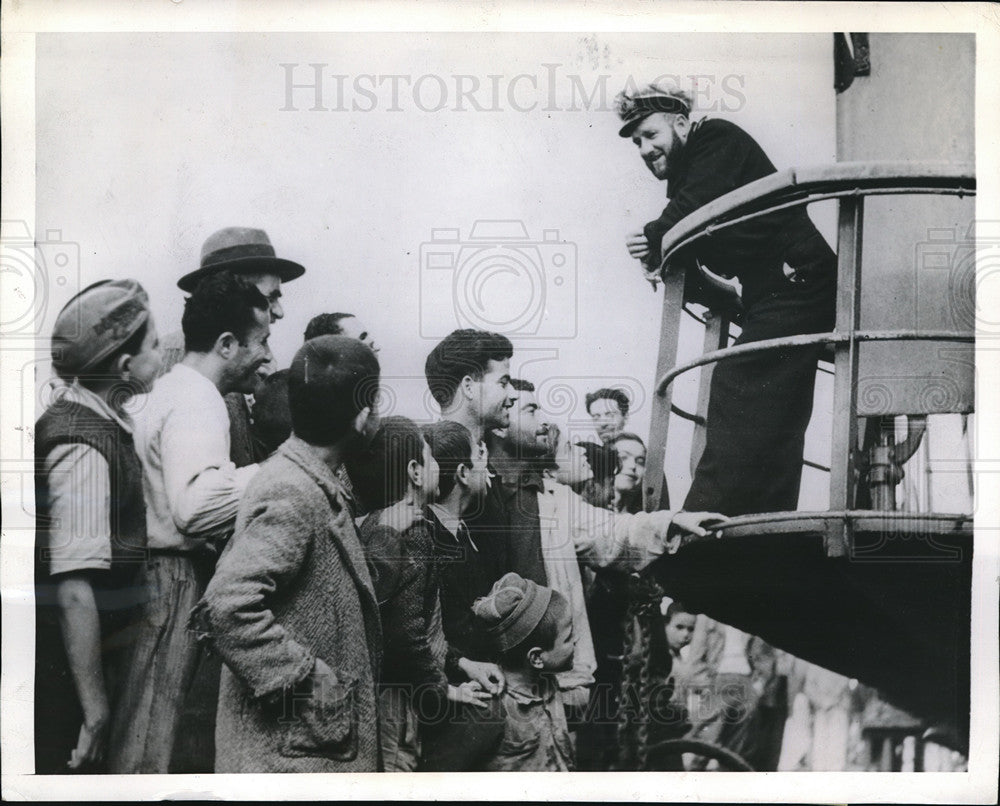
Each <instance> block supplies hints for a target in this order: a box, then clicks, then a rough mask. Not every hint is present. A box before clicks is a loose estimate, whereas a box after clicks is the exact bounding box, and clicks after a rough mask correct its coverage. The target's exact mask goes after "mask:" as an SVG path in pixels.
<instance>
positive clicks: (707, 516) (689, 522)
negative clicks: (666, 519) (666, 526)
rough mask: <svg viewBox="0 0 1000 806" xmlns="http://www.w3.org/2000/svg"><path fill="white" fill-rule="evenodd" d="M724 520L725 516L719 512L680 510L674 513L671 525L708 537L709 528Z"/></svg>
mask: <svg viewBox="0 0 1000 806" xmlns="http://www.w3.org/2000/svg"><path fill="white" fill-rule="evenodd" d="M724 520H726V516H725V515H722V514H721V513H719V512H685V511H683V510H681V511H680V512H678V513H677V514H676V515H674V517H673V520H672V521H671V526H673V527H674V528H675V529H679V530H680V531H683V532H688V533H689V534H693V535H697V536H698V537H708V535H709V533H710V532H711V531H712V530H711V529H710V528H708V527H711V526H714V525H716V524H719V523H722V522H723V521H724Z"/></svg>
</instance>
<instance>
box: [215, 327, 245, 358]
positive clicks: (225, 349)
mask: <svg viewBox="0 0 1000 806" xmlns="http://www.w3.org/2000/svg"><path fill="white" fill-rule="evenodd" d="M239 346H240V343H239V339H237V338H236V336H235V334H233V333H230V332H228V331H227V332H225V333H220V334H219V337H218V338H217V339H216V340H215V347H214V351H215V353H216V354H217V355H219V356H221V357H222V358H225V359H226V360H227V361H228V360H229V359H230V358H232V357H233V355H234V354H235V353H236V350H237V348H238V347H239Z"/></svg>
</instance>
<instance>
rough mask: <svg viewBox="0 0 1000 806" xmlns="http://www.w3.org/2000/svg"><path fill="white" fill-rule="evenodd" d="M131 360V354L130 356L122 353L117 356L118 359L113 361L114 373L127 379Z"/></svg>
mask: <svg viewBox="0 0 1000 806" xmlns="http://www.w3.org/2000/svg"><path fill="white" fill-rule="evenodd" d="M131 362H132V356H130V355H129V354H128V353H122V354H121V355H120V356H118V359H117V360H116V361H115V373H116V374H117V375H120V376H121V377H123V378H125V379H126V380H127V379H128V368H129V364H130V363H131Z"/></svg>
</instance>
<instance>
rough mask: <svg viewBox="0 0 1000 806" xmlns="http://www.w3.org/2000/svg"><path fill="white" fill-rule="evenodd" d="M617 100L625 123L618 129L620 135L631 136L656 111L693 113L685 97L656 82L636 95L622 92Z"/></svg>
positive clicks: (619, 114)
mask: <svg viewBox="0 0 1000 806" xmlns="http://www.w3.org/2000/svg"><path fill="white" fill-rule="evenodd" d="M617 100H618V117H620V118H621V119H622V121H624V124H625V125H624V126H622V127H621V129H619V130H618V136H619V137H631V136H632V132H633V131H634V130H635V127H636V126H638V125H639V124H640V123H641V122H642V121H643V120H645V119H646V118H648V117H649V116H650V115H652V114H653V113H655V112H668V113H670V114H683V115H690V114H691V107H690V106H689V105H688V102H687V101H686V100H685V99H684V98H682V97H681V96H679V95H675V94H673V93H671V92H668V91H667V90H664V89H662V88H661V87H658V86H656V85H655V84H650V85H649V86H648V87H644V88H643V89H641V90H637V91H636V93H635V94H634V95H626V94H625V93H624V92H623V93H620V94H619V95H618V99H617Z"/></svg>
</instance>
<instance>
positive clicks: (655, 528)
mask: <svg viewBox="0 0 1000 806" xmlns="http://www.w3.org/2000/svg"><path fill="white" fill-rule="evenodd" d="M561 494H562V506H561V507H560V510H561V512H560V515H559V517H564V518H566V519H567V522H568V524H569V532H570V534H571V535H572V537H573V545H574V548H575V549H576V555H577V557H578V558H579V559H580V560H581V561H582V562H583V563H584V564H585V565H587V566H589V567H591V568H619V569H623V570H629V571H639V570H642V569H643V568H645V567H646V566H647V565H649V564H650V563H651V562H652V561H653V560H655V559H656V558H657V557H659V556H661V555H662V554H664V552H668V551H670V550H671V548H672V543H671V542H670V541H669V540H668V537H669V532H670V524H671V522H672V521H673V517H674V512H673V511H672V510H659V511H657V512H637V513H635V514H629V513H626V512H612V511H611V510H608V509H601V508H600V507H595V506H591V505H590V504H588V503H587V502H586V501H584V500H583V499H582V498H581V497H580V496H579V495H577V494H576V493H574V492H573V491H572V490H570V489H569V488H568V487H563V488H562V490H561Z"/></svg>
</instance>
